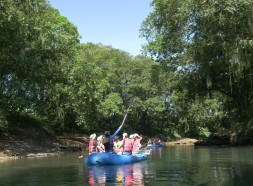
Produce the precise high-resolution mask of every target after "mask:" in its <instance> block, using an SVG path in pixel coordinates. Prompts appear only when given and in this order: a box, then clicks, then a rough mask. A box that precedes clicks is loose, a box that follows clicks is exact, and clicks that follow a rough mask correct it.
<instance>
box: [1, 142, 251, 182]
mask: <svg viewBox="0 0 253 186" xmlns="http://www.w3.org/2000/svg"><path fill="white" fill-rule="evenodd" d="M78 156H79V153H68V154H64V155H59V156H52V157H48V158H34V159H19V160H13V161H8V162H5V163H0V185H1V186H3V185H11V186H12V185H31V186H34V185H150V186H153V185H159V186H163V185H172V186H184V185H187V186H188V185H199V186H200V185H201V186H202V185H203V186H204V185H217V186H219V185H222V186H223V185H227V186H232V185H240V186H241V185H247V186H251V185H253V147H236V148H234V147H233V148H230V147H224V148H220V147H212V148H210V147H209V148H206V147H197V148H194V147H182V146H181V147H180V146H178V147H171V148H154V149H153V150H152V153H151V155H150V156H149V157H148V159H147V160H146V161H143V162H140V163H135V164H131V165H124V166H101V167H99V166H91V167H86V166H85V165H84V163H83V159H79V158H78Z"/></svg>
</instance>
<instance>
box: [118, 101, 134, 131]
mask: <svg viewBox="0 0 253 186" xmlns="http://www.w3.org/2000/svg"><path fill="white" fill-rule="evenodd" d="M133 103H134V100H133V101H132V104H131V105H129V107H128V108H127V111H126V114H125V116H124V118H123V121H122V123H121V125H120V127H123V125H124V122H125V120H126V117H127V114H128V112H129V109H130V107H131V106H132V105H133Z"/></svg>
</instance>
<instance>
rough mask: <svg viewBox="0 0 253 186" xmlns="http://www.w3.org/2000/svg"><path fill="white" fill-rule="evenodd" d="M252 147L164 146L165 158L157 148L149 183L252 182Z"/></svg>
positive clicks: (147, 175) (147, 176)
mask: <svg viewBox="0 0 253 186" xmlns="http://www.w3.org/2000/svg"><path fill="white" fill-rule="evenodd" d="M252 155H253V151H252V148H251V149H250V148H249V149H240V148H228V147H227V148H224V147H198V148H194V147H189V146H176V147H171V148H163V149H162V150H161V158H160V154H159V150H158V149H153V151H152V154H151V155H150V157H149V159H150V161H149V163H148V164H147V167H146V169H145V174H144V177H145V182H147V183H151V184H152V183H158V182H159V183H162V182H165V183H168V182H170V183H174V182H175V183H176V185H177V184H178V183H181V184H182V185H245V184H246V183H247V184H246V185H252V184H250V183H252V176H250V174H251V175H252V172H253V166H252V164H250V162H252V161H251V157H252Z"/></svg>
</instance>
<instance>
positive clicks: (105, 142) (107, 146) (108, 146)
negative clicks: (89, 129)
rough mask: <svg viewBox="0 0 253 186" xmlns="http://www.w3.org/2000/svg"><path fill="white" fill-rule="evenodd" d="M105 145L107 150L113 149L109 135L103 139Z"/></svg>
mask: <svg viewBox="0 0 253 186" xmlns="http://www.w3.org/2000/svg"><path fill="white" fill-rule="evenodd" d="M102 143H103V145H104V147H105V151H109V150H112V149H113V144H110V138H109V137H105V138H104V139H103V142H102Z"/></svg>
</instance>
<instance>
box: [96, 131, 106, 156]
mask: <svg viewBox="0 0 253 186" xmlns="http://www.w3.org/2000/svg"><path fill="white" fill-rule="evenodd" d="M102 140H103V135H101V136H98V137H97V151H98V152H104V151H105V147H104V145H103V143H102Z"/></svg>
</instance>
